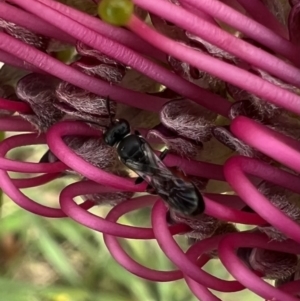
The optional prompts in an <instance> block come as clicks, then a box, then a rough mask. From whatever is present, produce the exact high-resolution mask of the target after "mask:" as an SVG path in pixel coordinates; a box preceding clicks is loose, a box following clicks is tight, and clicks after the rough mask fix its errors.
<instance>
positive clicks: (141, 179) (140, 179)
mask: <svg viewBox="0 0 300 301" xmlns="http://www.w3.org/2000/svg"><path fill="white" fill-rule="evenodd" d="M143 181H144V179H143V178H142V177H137V178H136V180H135V182H134V184H135V185H138V184H141V183H143Z"/></svg>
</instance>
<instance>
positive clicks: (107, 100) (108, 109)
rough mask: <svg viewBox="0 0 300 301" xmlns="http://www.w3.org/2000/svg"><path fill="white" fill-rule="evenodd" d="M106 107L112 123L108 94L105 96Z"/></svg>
mask: <svg viewBox="0 0 300 301" xmlns="http://www.w3.org/2000/svg"><path fill="white" fill-rule="evenodd" d="M106 109H107V112H108V117H109V121H110V124H113V120H112V116H111V111H110V99H109V96H107V98H106Z"/></svg>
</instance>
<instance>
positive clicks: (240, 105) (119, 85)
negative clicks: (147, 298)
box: [0, 0, 300, 301]
mask: <svg viewBox="0 0 300 301" xmlns="http://www.w3.org/2000/svg"><path fill="white" fill-rule="evenodd" d="M98 2H99V3H98ZM41 12H42V13H41ZM299 32H300V1H299V0H293V1H292V0H290V1H287V0H251V1H249V0H224V1H218V0H201V1H199V0H155V1H151V0H132V1H131V0H101V1H92V0H60V1H54V0H26V1H22V0H0V62H3V63H4V66H3V67H2V69H1V70H0V116H1V117H0V130H1V131H11V132H28V133H26V134H24V133H22V134H17V135H15V136H11V137H9V138H6V139H4V140H3V141H2V142H1V143H0V186H1V189H2V190H3V191H4V193H5V194H7V195H8V196H9V197H10V198H11V199H12V200H13V201H14V202H15V203H16V204H18V205H19V206H20V207H22V208H24V209H25V210H28V211H30V212H32V213H34V214H38V215H40V216H44V217H52V218H53V217H55V218H64V217H70V218H71V219H73V220H75V221H77V222H78V223H80V224H82V225H84V226H86V227H88V228H90V229H93V230H95V231H99V232H102V233H103V235H104V240H105V243H106V246H107V248H108V250H109V251H110V253H111V255H112V256H113V257H114V258H115V260H116V261H117V262H119V263H120V265H122V266H123V267H124V268H125V269H127V270H128V271H130V272H131V273H133V274H135V275H137V276H139V277H142V278H145V279H148V280H152V281H162V282H163V281H175V280H178V279H182V278H184V279H185V281H186V283H187V285H188V286H189V288H190V289H191V291H192V292H193V293H194V294H195V296H196V297H197V298H199V300H206V301H216V300H220V299H218V298H217V297H216V296H214V294H213V293H212V292H211V291H210V289H213V290H217V291H220V292H228V293H230V292H237V291H240V290H243V289H245V288H247V289H249V290H251V291H252V292H254V293H256V294H257V295H259V296H261V297H262V298H264V299H266V300H278V301H279V300H280V301H296V300H299V297H300V289H299V287H298V284H299V271H300V270H299V267H298V257H297V255H298V254H300V205H299V204H300V203H299V194H300V178H299V173H300V163H299V162H300V161H299V157H300V153H299V149H300V142H299V139H300V119H299V115H300V96H299V94H300V56H299V53H300V34H299ZM10 66H13V67H14V68H12V67H10ZM108 97H109V99H110V100H111V101H110V110H109V111H108V107H107V101H106V100H107V98H108ZM137 112H138V113H139V114H141V116H143V117H142V118H137V119H135V118H134V116H135V115H136V114H137ZM120 117H121V118H125V119H127V120H128V121H129V122H130V123H131V126H132V129H133V130H138V131H139V132H140V133H142V135H143V136H144V137H145V139H147V140H148V141H149V143H151V145H152V146H153V147H154V148H155V149H157V150H159V149H161V147H162V146H167V147H168V149H169V150H170V153H169V154H168V155H167V156H166V158H165V159H164V163H165V164H166V166H168V167H173V166H176V167H179V168H180V169H182V170H183V171H184V173H185V174H186V175H187V177H188V178H189V180H190V181H192V182H193V183H194V184H195V186H196V187H197V189H199V191H201V193H202V195H203V197H204V201H205V212H204V214H203V215H201V216H200V217H197V218H195V217H188V216H181V215H179V214H178V213H176V212H175V211H173V210H172V208H168V206H167V205H166V204H165V203H164V202H162V201H161V200H160V199H159V198H158V196H155V195H149V194H144V195H142V196H136V193H141V192H145V190H146V184H144V183H143V184H138V185H136V184H135V181H134V180H135V179H133V177H134V176H133V175H132V172H131V171H129V170H128V169H126V168H125V167H124V166H123V165H122V164H121V163H120V161H119V160H118V157H117V155H116V151H115V149H114V148H112V147H110V146H108V145H106V144H105V141H104V139H103V133H104V131H105V129H106V128H107V127H108V126H109V125H110V124H111V118H120ZM37 144H46V145H47V146H48V148H49V150H48V151H47V152H46V153H45V154H44V156H42V158H41V160H40V162H38V163H32V162H20V161H13V160H10V159H8V158H6V154H7V153H8V151H10V150H11V149H13V148H16V147H20V146H26V145H37ZM224 150H225V151H224ZM220 152H222V154H220ZM9 171H14V172H20V173H30V174H36V176H35V177H31V178H28V179H12V178H10V176H9V174H8V172H9ZM69 174H76V175H77V176H78V178H79V179H80V180H79V181H78V182H76V183H74V184H71V185H68V186H67V187H65V188H64V189H63V190H62V191H61V193H60V195H59V204H60V207H59V208H51V207H47V206H45V205H41V204H39V203H37V202H35V201H34V200H32V199H30V198H28V197H27V196H25V195H24V194H23V193H22V192H21V190H20V189H24V188H29V187H37V186H40V185H43V184H45V183H48V182H50V181H52V180H54V179H56V178H58V177H68V175H69ZM216 181H217V182H216ZM213 182H215V183H218V184H217V185H216V184H212V183H213ZM77 196H82V198H83V200H84V202H83V203H82V204H80V205H78V204H77V203H76V202H75V201H74V198H75V197H77ZM103 204H109V205H111V206H112V209H111V211H110V212H109V213H108V215H107V216H106V217H105V218H102V217H99V216H96V215H94V214H92V213H90V212H89V211H88V210H89V209H90V208H91V207H93V206H96V205H103ZM148 206H151V208H152V211H151V221H152V227H151V228H142V227H134V226H126V225H122V224H120V223H118V222H117V221H118V219H119V218H120V217H121V216H122V215H124V214H126V213H128V212H130V211H134V210H137V209H140V208H143V207H148ZM236 224H243V225H249V226H252V227H251V230H247V231H241V230H240V229H239V227H237V226H236ZM249 229H250V227H249ZM174 235H183V236H184V237H185V238H186V240H187V241H188V242H189V244H190V248H189V249H188V250H187V251H186V252H184V251H183V250H182V249H181V248H180V247H179V245H178V244H177V242H176V241H175V239H174V237H173V236H174ZM118 237H119V238H120V237H121V238H127V239H156V240H157V242H158V244H159V246H160V248H161V250H162V251H163V252H164V253H165V254H166V256H167V257H168V258H169V259H170V260H171V261H172V262H173V263H174V264H175V265H176V267H177V268H178V269H177V270H173V271H158V270H152V269H149V268H146V267H144V266H142V265H140V264H139V263H137V262H136V261H135V260H134V259H132V258H131V257H129V255H128V254H127V253H126V252H125V251H124V250H123V249H122V246H121V245H120V244H119V242H118V240H117V238H118ZM214 259H219V260H220V261H221V262H222V264H223V265H224V266H225V268H226V269H227V270H228V271H229V273H230V274H231V275H232V276H233V277H234V278H235V280H234V281H226V280H222V279H219V278H216V277H215V276H213V275H211V274H209V273H207V272H205V271H204V270H203V269H202V267H203V266H204V265H205V264H206V263H207V262H208V261H209V260H214ZM266 279H268V280H273V282H274V283H273V284H274V285H271V284H270V282H267V281H265V280H266Z"/></svg>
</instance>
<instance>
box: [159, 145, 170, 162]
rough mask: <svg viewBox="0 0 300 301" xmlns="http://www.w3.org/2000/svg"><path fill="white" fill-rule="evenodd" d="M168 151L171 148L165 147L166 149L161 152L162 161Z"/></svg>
mask: <svg viewBox="0 0 300 301" xmlns="http://www.w3.org/2000/svg"><path fill="white" fill-rule="evenodd" d="M168 153H169V149H167V148H165V149H164V150H163V151H162V152H161V153H160V155H159V159H160V160H161V161H163V160H164V158H165V157H166V156H167V154H168Z"/></svg>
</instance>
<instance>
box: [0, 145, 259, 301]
mask: <svg viewBox="0 0 300 301" xmlns="http://www.w3.org/2000/svg"><path fill="white" fill-rule="evenodd" d="M45 150H46V148H45V147H43V146H39V147H37V146H32V147H23V148H17V149H14V150H13V151H11V152H10V153H9V157H10V158H12V159H15V160H27V161H33V162H36V161H38V160H39V159H40V157H41V156H42V154H43V153H44V151H45ZM11 176H12V177H28V176H29V175H26V174H22V175H20V174H16V173H11ZM76 180H77V179H76V178H75V177H73V178H72V177H69V178H65V179H58V180H56V181H53V182H52V183H50V184H47V185H44V186H41V187H38V188H34V189H25V190H23V192H24V193H25V194H26V195H28V196H29V197H31V198H32V199H34V200H35V201H37V202H39V203H43V204H47V205H49V206H53V207H55V206H57V204H58V194H59V192H60V191H61V189H63V187H65V186H66V185H67V184H68V183H71V182H74V181H76ZM1 200H2V206H1V227H0V264H1V269H0V300H3V301H4V300H5V301H79V300H80V301H110V300H112V301H113V300H116V301H135V300H136V301H138V300H143V301H154V300H155V301H169V300H170V301H194V300H197V299H196V298H195V297H194V296H193V295H192V294H191V292H190V291H189V289H188V288H187V286H186V284H185V282H184V281H183V280H181V281H177V282H171V283H154V282H150V281H146V280H143V279H140V278H138V277H136V276H134V275H132V274H130V273H129V272H127V271H126V270H124V269H123V268H122V267H121V266H119V265H118V264H117V263H116V262H115V261H114V259H112V258H111V256H110V254H109V252H108V251H107V249H106V247H105V244H104V242H103V239H102V235H101V233H98V232H95V231H92V230H89V229H87V228H85V227H83V226H81V225H79V224H77V223H75V222H73V221H72V220H70V219H47V218H42V217H39V216H36V215H33V214H31V213H29V212H26V211H25V210H23V209H21V208H19V207H18V206H17V205H15V204H14V203H13V202H12V201H11V200H9V198H7V197H6V196H5V195H3V194H2V195H1ZM108 210H109V208H106V207H96V208H94V209H93V212H94V213H97V214H99V215H101V216H105V214H106V213H107V211H108ZM121 221H122V222H123V223H127V224H133V223H134V224H135V225H137V224H138V225H144V226H147V225H149V223H150V221H149V210H147V209H144V210H142V211H136V212H134V213H132V214H128V215H127V216H126V217H125V218H123V219H122V220H121ZM184 241H185V240H184V239H180V243H181V245H182V247H183V248H184V249H185V248H186V247H187V246H186V245H185V242H184ZM122 243H124V246H125V248H126V250H127V251H128V253H130V254H131V255H132V256H133V257H134V258H135V259H136V260H137V261H139V262H141V263H143V264H145V265H146V266H148V267H152V268H156V269H161V270H164V269H165V270H168V269H173V268H174V266H172V264H171V263H170V262H169V260H168V259H167V258H166V257H165V256H164V255H163V252H162V251H161V250H160V249H159V247H158V245H157V243H156V242H155V241H132V240H131V241H129V240H128V241H125V240H122ZM205 269H206V270H207V271H209V272H210V273H212V274H214V275H216V276H218V277H220V278H223V279H229V278H230V276H229V275H228V273H227V272H226V271H225V269H224V268H223V267H222V265H221V264H220V263H219V261H218V260H213V261H211V262H210V263H209V264H207V265H206V266H205ZM217 296H218V297H220V298H221V299H222V300H223V301H235V300H246V301H248V300H249V301H250V300H251V301H257V300H262V299H261V298H258V297H257V296H255V295H254V294H251V293H249V292H248V291H246V290H245V291H243V292H240V293H234V294H220V293H218V294H217Z"/></svg>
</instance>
